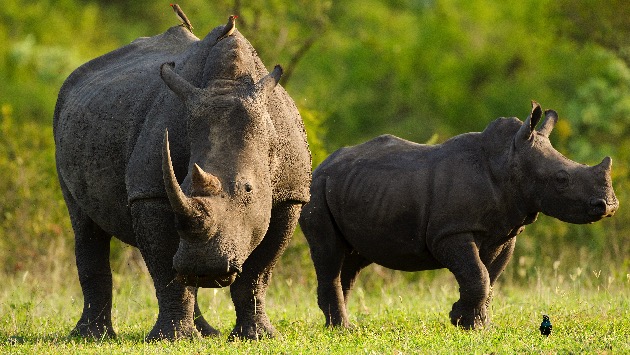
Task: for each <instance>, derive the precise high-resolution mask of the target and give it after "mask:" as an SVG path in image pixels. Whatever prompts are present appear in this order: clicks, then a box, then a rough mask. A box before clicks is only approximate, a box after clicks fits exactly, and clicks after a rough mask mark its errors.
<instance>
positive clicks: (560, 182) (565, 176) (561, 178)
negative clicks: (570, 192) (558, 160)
mask: <svg viewBox="0 0 630 355" xmlns="http://www.w3.org/2000/svg"><path fill="white" fill-rule="evenodd" d="M570 183H571V176H570V175H569V173H568V172H566V171H564V170H561V171H558V172H557V173H556V187H557V188H558V189H559V190H565V189H566V188H568V187H569V184H570Z"/></svg>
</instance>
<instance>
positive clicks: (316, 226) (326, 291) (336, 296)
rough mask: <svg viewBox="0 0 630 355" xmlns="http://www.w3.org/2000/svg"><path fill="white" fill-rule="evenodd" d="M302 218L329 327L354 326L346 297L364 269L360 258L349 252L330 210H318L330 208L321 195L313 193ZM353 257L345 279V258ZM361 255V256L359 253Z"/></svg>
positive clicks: (321, 302) (318, 291) (322, 307)
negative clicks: (325, 211)
mask: <svg viewBox="0 0 630 355" xmlns="http://www.w3.org/2000/svg"><path fill="white" fill-rule="evenodd" d="M311 196H312V197H311V202H310V203H309V204H307V205H306V206H305V210H304V212H302V216H301V217H300V226H301V227H302V231H303V232H304V236H305V237H306V240H307V241H308V245H309V247H310V250H311V259H313V265H314V266H315V273H316V275H317V304H318V306H319V308H320V309H321V310H322V312H323V313H324V317H325V318H326V326H327V327H330V326H342V327H346V328H348V327H350V322H349V321H348V313H347V311H346V298H345V297H344V294H345V295H349V291H350V288H351V287H352V284H353V283H354V280H355V278H356V276H357V274H358V272H359V270H360V267H359V265H360V264H361V263H360V260H358V259H356V258H354V256H353V255H352V254H350V253H349V249H348V245H347V243H346V242H345V240H344V239H343V237H342V235H341V233H340V232H339V230H338V229H337V228H336V225H335V224H334V222H333V220H332V217H331V216H330V214H328V213H321V212H319V211H316V209H318V208H326V207H322V206H325V204H324V203H322V202H321V201H320V200H319V199H318V195H317V194H312V195H311ZM347 255H348V256H350V260H349V263H348V264H346V268H345V272H344V276H343V278H344V279H345V286H346V287H345V291H344V290H343V289H342V269H343V267H344V259H345V258H346V256H347ZM357 257H358V255H357Z"/></svg>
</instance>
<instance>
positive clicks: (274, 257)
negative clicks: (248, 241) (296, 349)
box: [229, 202, 301, 340]
mask: <svg viewBox="0 0 630 355" xmlns="http://www.w3.org/2000/svg"><path fill="white" fill-rule="evenodd" d="M300 209H301V204H296V203H288V202H287V203H283V204H280V205H278V206H275V207H274V208H273V209H272V211H271V221H270V223H269V229H268V230H267V234H266V235H265V237H264V238H263V240H262V242H261V243H260V244H259V245H258V247H256V249H254V251H253V252H252V254H251V255H250V256H249V258H248V259H247V260H246V261H245V264H244V265H243V272H242V274H241V275H240V277H238V278H237V279H236V281H235V282H234V283H233V284H232V286H230V293H231V295H232V302H234V308H235V310H236V325H235V326H234V329H233V330H232V332H231V333H230V336H229V340H234V339H235V338H241V339H250V340H258V339H261V338H264V337H274V336H275V335H276V330H275V329H274V327H273V326H272V325H271V322H270V321H269V317H268V316H267V313H266V312H265V295H266V293H267V287H268V285H269V280H270V278H271V272H272V270H273V268H274V266H275V265H276V262H277V261H278V259H279V258H280V256H281V255H282V253H283V252H284V250H285V249H286V247H287V245H288V244H289V241H290V240H291V236H292V234H293V231H294V230H295V227H296V225H297V219H298V217H299V215H300Z"/></svg>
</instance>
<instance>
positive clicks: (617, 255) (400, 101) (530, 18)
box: [0, 0, 630, 351]
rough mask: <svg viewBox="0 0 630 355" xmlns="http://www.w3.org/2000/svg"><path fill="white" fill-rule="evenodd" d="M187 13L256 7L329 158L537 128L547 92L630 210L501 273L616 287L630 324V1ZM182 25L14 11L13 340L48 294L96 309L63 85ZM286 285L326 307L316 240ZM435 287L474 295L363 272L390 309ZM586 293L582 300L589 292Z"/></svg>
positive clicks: (164, 19)
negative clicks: (64, 133)
mask: <svg viewBox="0 0 630 355" xmlns="http://www.w3.org/2000/svg"><path fill="white" fill-rule="evenodd" d="M180 5H181V6H182V7H183V9H184V10H185V11H186V13H187V15H188V17H189V18H190V19H191V21H192V22H193V25H194V27H195V34H196V35H197V36H199V37H203V36H204V35H205V34H206V33H208V32H209V31H210V30H211V29H212V28H214V27H216V26H218V25H221V24H223V23H224V22H225V21H226V19H227V16H228V15H229V14H230V13H237V14H239V15H240V17H239V20H238V28H239V30H240V31H241V32H242V33H243V34H244V35H245V36H246V37H247V38H248V39H249V40H250V41H251V42H252V43H253V45H254V46H255V47H256V49H257V50H258V52H259V55H260V56H261V58H262V59H263V61H264V62H265V63H266V64H267V66H268V67H269V68H271V67H272V66H273V64H275V63H281V64H283V66H284V67H285V68H286V75H285V76H284V78H283V81H282V82H281V83H282V85H284V86H285V88H286V89H287V90H288V91H289V93H290V94H291V95H292V97H293V98H294V99H295V101H296V103H297V105H298V108H299V109H300V112H301V114H302V117H303V118H304V120H305V123H306V126H307V131H308V134H309V142H310V144H311V150H312V152H313V158H314V165H317V164H318V163H319V162H321V161H322V160H323V159H324V158H325V157H326V156H327V155H328V154H329V153H331V152H332V151H334V150H336V149H337V148H339V147H342V146H345V145H351V144H356V143H359V142H362V141H365V140H367V139H369V138H372V137H374V136H376V135H378V134H382V133H392V134H395V135H398V136H400V137H403V138H406V139H409V140H413V141H417V142H430V143H438V142H441V141H444V140H446V139H447V138H449V137H451V136H453V135H455V134H459V133H463V132H467V131H480V130H483V128H484V127H485V126H486V125H487V124H488V123H489V122H490V121H491V120H493V119H495V118H497V117H500V116H517V117H520V118H521V119H523V118H524V117H526V115H527V113H528V111H529V108H530V106H529V105H530V104H529V102H530V100H532V99H534V100H536V101H538V102H540V103H541V104H542V106H543V107H544V108H553V109H555V110H557V111H558V113H559V115H560V122H559V123H558V125H557V127H556V129H555V130H554V132H553V134H552V136H551V139H552V141H553V143H554V145H555V146H556V148H557V149H558V150H559V151H560V152H562V153H563V154H565V155H566V156H568V157H569V158H571V159H573V160H575V161H578V162H582V163H586V164H589V165H594V164H596V163H598V162H599V161H601V159H602V158H603V157H604V156H605V155H610V156H611V157H612V158H613V183H614V186H615V190H616V193H617V197H618V198H619V200H620V201H621V208H620V210H619V211H618V212H617V215H616V216H615V217H613V218H610V219H607V220H605V221H602V222H598V223H596V224H593V225H579V226H576V225H569V224H566V223H562V222H559V221H556V220H553V219H551V218H548V217H544V216H542V217H541V218H539V221H538V222H537V223H536V224H534V225H532V226H530V227H528V228H527V229H526V231H525V233H524V234H523V235H522V236H521V237H519V241H518V243H517V250H516V253H515V256H514V259H513V260H512V262H511V263H510V265H509V266H508V269H507V270H506V272H505V273H504V275H503V276H502V277H501V279H500V281H501V283H502V285H506V286H509V287H512V288H514V289H528V288H531V287H532V285H536V287H538V288H537V289H538V290H547V289H549V290H551V291H554V290H555V291H554V292H555V294H556V295H557V294H558V293H557V292H559V291H558V290H562V289H563V287H564V288H567V289H569V290H573V291H575V287H577V286H576V285H579V287H584V288H585V289H588V290H595V291H596V293H595V294H598V293H597V292H599V291H600V287H602V290H603V287H604V286H605V287H607V288H606V290H607V291H606V292H612V293H613V294H617V295H620V296H621V301H619V302H620V303H621V304H625V309H626V313H625V314H623V315H622V319H625V322H626V329H628V327H627V322H628V313H627V309H628V307H627V305H628V287H629V284H630V276H628V275H630V256H629V251H630V215H629V214H628V213H627V212H625V208H626V207H625V202H626V201H628V200H630V196H629V194H630V170H629V167H630V165H629V163H630V18H628V17H627V16H620V14H628V13H630V3H629V2H626V1H621V0H609V1H606V2H599V1H594V0H584V1H580V2H574V1H570V0H557V1H550V0H523V1H519V2H503V1H482V0H466V1H462V0H442V1H437V0H345V1H332V0H329V1H319V0H298V1H282V0H267V1H258V2H247V3H246V2H241V1H239V0H234V1H227V0H219V1H211V2H210V1H206V0H187V1H186V2H180ZM176 24H177V20H176V18H175V16H174V14H173V13H172V10H171V9H170V7H169V6H168V3H167V2H161V1H159V2H152V3H150V4H149V3H147V2H137V1H125V0H114V1H104V0H101V1H94V0H92V1H90V0H58V1H52V0H42V1H37V2H33V1H26V0H7V1H4V2H3V4H2V6H0V280H2V281H1V282H2V284H5V285H8V286H10V287H9V288H8V289H9V290H10V291H6V292H7V293H5V294H3V295H2V297H0V320H1V321H2V322H4V323H2V324H0V337H1V336H3V335H2V333H6V334H7V336H8V334H14V333H19V332H20V331H23V330H24V329H33V331H35V329H36V328H37V325H33V324H31V325H30V327H31V328H29V326H28V325H25V324H26V323H28V317H29V316H32V315H33V314H34V313H33V312H31V311H29V309H36V308H37V307H35V306H36V305H37V304H38V303H37V302H41V301H37V299H40V298H46V299H47V298H48V295H54V294H56V295H63V297H66V296H67V297H68V298H70V299H72V300H73V301H72V305H70V306H69V305H68V304H65V306H64V307H67V308H68V311H69V312H71V314H70V315H69V316H65V315H64V317H65V318H63V321H62V322H61V323H59V324H60V326H61V325H63V329H59V330H54V332H59V334H64V332H66V331H67V330H68V329H69V328H70V327H71V325H72V324H71V323H73V322H74V321H76V319H77V318H78V316H79V312H80V306H79V305H76V304H74V298H80V297H81V294H80V290H79V288H78V279H77V277H76V276H75V275H76V269H75V266H74V256H73V236H72V230H71V228H70V223H69V220H68V216H67V211H66V208H65V204H64V202H63V198H62V196H61V192H60V190H59V186H58V183H57V178H56V173H55V165H54V144H53V139H52V127H51V126H52V124H51V123H52V113H53V110H54V105H55V100H56V97H57V93H58V90H59V88H60V86H61V84H62V83H63V81H64V80H65V78H66V77H67V76H68V74H69V73H70V72H72V70H74V69H75V68H76V67H77V66H79V65H80V64H82V63H84V62H86V61H88V60H90V59H92V58H94V57H97V56H99V55H101V54H104V53H106V52H108V51H110V50H113V49H115V48H117V47H120V46H122V45H125V44H127V43H129V42H131V41H132V40H133V39H135V38H137V37H141V36H153V35H156V34H159V33H161V32H163V31H165V30H166V29H167V28H168V27H170V26H173V25H176ZM112 245H113V249H112V250H113V255H112V265H113V268H114V272H115V287H117V288H120V290H122V291H120V292H123V294H122V296H121V297H120V298H124V292H129V293H133V292H135V290H134V289H133V287H131V288H125V287H124V285H125V284H124V281H123V280H125V279H126V278H129V277H130V275H133V276H131V277H135V278H137V277H138V275H146V272H145V271H144V265H143V263H142V260H141V259H140V258H139V256H138V253H137V252H136V251H135V250H134V249H133V248H130V247H128V246H125V245H123V244H122V243H120V242H117V241H113V242H112ZM275 275H276V276H275V278H276V283H278V284H279V286H278V287H281V288H282V287H285V286H286V287H285V288H284V291H278V292H289V293H291V292H294V291H293V290H296V289H300V290H306V291H308V292H310V293H304V295H306V296H304V297H307V298H309V299H308V301H306V302H310V303H308V304H307V305H308V306H309V307H310V308H309V311H308V312H310V313H317V312H318V310H317V308H316V306H315V303H314V299H315V293H314V292H313V290H314V282H315V281H314V277H313V276H314V272H313V268H312V264H311V262H310V258H309V253H308V248H307V246H306V243H305V241H304V238H303V237H302V236H301V234H300V233H299V231H298V232H296V236H295V238H294V240H293V241H292V244H291V246H290V248H289V250H288V251H287V253H286V254H285V256H284V257H283V261H282V264H281V265H280V267H279V268H278V270H277V272H276V273H275ZM587 276H588V277H587ZM595 276H597V277H595ZM140 280H143V282H146V283H148V284H150V282H149V281H148V280H147V279H146V278H140ZM545 280H553V282H550V283H547V282H546V281H545ZM414 281H416V282H414ZM417 283H421V284H426V285H432V286H435V288H436V289H437V290H440V287H441V286H439V285H447V286H448V287H451V289H449V290H451V291H452V292H451V293H455V294H456V292H455V289H456V288H454V287H453V284H452V280H451V279H450V277H449V276H448V274H447V273H445V272H442V271H436V272H425V273H400V272H393V271H390V270H385V269H383V268H379V267H374V266H373V267H371V269H370V271H366V272H364V274H362V278H361V280H360V285H362V286H361V287H365V290H366V296H365V297H366V299H370V297H372V296H373V297H375V298H380V299H381V301H382V297H383V295H382V294H381V292H379V291H378V290H389V291H391V290H392V289H393V288H394V289H395V288H396V287H398V286H400V287H407V286H406V285H407V284H417ZM551 284H553V285H555V286H554V287H556V288H555V289H554V288H553V287H552V286H550V285H551ZM20 285H22V286H20ZM24 285H31V286H28V287H27V286H24ZM33 285H36V287H34V288H33V287H32V286H33ZM142 287H144V286H142ZM142 287H140V288H141V289H142ZM148 287H149V289H150V286H148ZM558 287H559V288H558ZM125 290H126V291H125ZM281 290H282V289H281ZM367 290H371V291H367ZM414 290H416V289H414ZM581 290H582V289H580V292H581ZM611 290H612V291H611ZM416 291H417V290H416ZM218 292H219V294H220V295H221V294H222V292H224V291H218ZM370 292H376V293H375V294H372V293H370ZM385 292H386V291H383V293H385ZM418 292H419V291H418ZM426 292H428V291H426ZM431 292H433V291H431ZM435 292H438V291H435ZM539 292H543V291H539ZM545 292H546V291H545ZM560 292H561V291H560ZM580 292H576V293H575V295H576V297H575V298H570V300H572V301H576V299H579V297H578V296H579V294H580ZM210 293H211V294H212V291H210ZM24 294H27V295H31V296H29V297H27V296H25V295H24ZM298 294H300V295H302V293H298ZM214 295H216V293H214ZM374 295H375V296H374ZM449 295H450V294H449ZM38 297H40V298H38ZM151 297H152V295H151V291H149V292H148V296H147V298H148V299H151ZM270 297H271V296H270ZM449 297H451V298H452V295H450V296H449ZM68 298H63V299H64V300H66V301H67V302H70V301H69V300H68ZM420 299H423V298H422V297H420ZM617 300H619V298H617ZM572 301H570V302H567V304H569V303H571V302H572ZM115 302H116V301H115ZM135 302H141V303H142V305H145V304H153V303H151V302H153V301H148V300H147V301H146V302H145V301H144V300H136V301H135ZM225 302H228V303H229V301H225ZM375 302H378V301H375ZM615 302H617V301H615ZM624 302H625V303H624ZM450 303H451V299H450V298H449V299H448V302H445V299H440V301H439V304H440V307H450ZM548 303H552V302H550V301H549V300H548ZM56 305H57V306H53V308H62V309H65V308H64V307H59V306H58V305H59V303H57V304H56ZM142 305H138V304H132V305H131V306H129V307H133V309H134V311H131V310H129V311H128V310H125V312H128V313H129V314H130V313H133V312H135V311H136V310H137V309H139V308H143V307H141V306H142ZM427 305H429V306H428V307H433V306H432V305H431V304H430V302H429V303H427V304H425V305H423V306H418V307H419V308H422V307H427ZM29 307H30V308H29ZM125 307H126V306H125ZM153 307H154V306H153ZM357 307H358V306H357ZM410 307H411V306H410ZM505 307H508V306H507V305H506V306H505ZM578 308H579V307H578ZM359 309H360V308H359ZM614 309H615V310H616V309H618V308H614ZM621 309H623V307H621ZM153 311H154V310H153ZM438 311H439V312H441V314H440V316H439V317H438V318H439V321H438V320H436V321H435V322H438V323H436V324H442V323H444V321H445V314H446V313H447V312H448V309H440V310H438ZM501 312H505V311H501ZM515 312H519V311H518V310H515ZM310 313H309V315H308V316H306V318H305V319H309V318H308V317H310ZM355 313H356V312H355ZM604 313H606V312H604ZM35 314H36V313H35ZM64 314H65V313H64ZM595 314H597V312H595ZM3 315H6V316H5V317H4V318H2V317H3ZM20 315H22V317H25V318H24V319H23V322H22V321H20V317H21V316H20ZM57 315H59V314H57ZM53 316H54V314H53ZM125 316H127V313H125ZM317 316H319V314H317ZM317 316H314V317H317ZM569 316H570V315H567V317H569ZM152 317H153V314H152V313H151V315H150V316H148V318H152ZM536 317H538V314H536ZM623 317H625V318H623ZM291 318H293V317H288V319H287V322H293V321H294V320H292V319H291ZM11 319H13V320H14V323H11V322H12V321H11ZM132 319H133V318H132ZM315 319H316V320H313V322H314V323H315V324H319V323H320V322H319V321H320V319H319V318H315ZM394 319H398V318H396V317H394ZM31 321H32V320H31ZM21 322H22V323H21ZM24 322H26V323H24ZM125 322H126V321H125ZM223 322H225V320H223ZM384 322H385V323H387V322H386V321H384ZM403 322H404V320H403ZM440 322H441V323H440ZM523 322H526V320H523ZM130 323H131V321H130ZM151 323H152V321H147V322H146V324H143V329H145V330H146V329H149V328H150V324H151ZM517 323H518V322H517ZM10 324H15V326H9V325H10ZM222 324H226V323H222ZM434 326H435V324H433V325H431V324H429V325H427V327H434ZM291 327H292V326H291V324H288V325H286V326H285V328H286V329H291ZM224 328H229V324H226V325H225V326H224ZM55 329H56V328H55ZM440 329H441V328H440ZM446 329H448V330H445V332H447V333H448V334H452V330H451V329H450V328H448V327H446ZM132 332H133V331H132ZM326 336H327V335H326ZM335 336H339V335H334V336H333V337H335ZM497 336H499V337H500V336H502V335H501V334H497ZM138 338H141V335H138ZM627 338H628V335H627V332H626V333H625V339H627ZM622 339H623V338H622ZM0 340H1V339H0ZM465 341H475V340H470V339H468V340H465ZM626 343H627V342H626ZM385 344H387V341H385ZM531 350H538V351H545V348H544V347H543V348H533V349H531ZM287 351H288V350H287ZM523 351H528V350H527V349H526V348H524V350H523Z"/></svg>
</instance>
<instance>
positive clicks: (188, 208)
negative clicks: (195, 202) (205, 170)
mask: <svg viewBox="0 0 630 355" xmlns="http://www.w3.org/2000/svg"><path fill="white" fill-rule="evenodd" d="M162 177H163V178H164V187H165V189H166V195H167V196H168V200H169V202H170V203H171V207H172V208H173V211H174V212H175V213H176V214H178V215H184V216H192V215H194V214H195V209H194V208H193V206H192V204H191V203H190V199H189V198H188V197H186V195H185V194H184V191H182V188H181V187H180V186H179V183H178V182H177V178H176V177H175V171H174V170H173V163H172V161H171V150H170V149H169V143H168V130H166V131H165V132H164V142H163V143H162Z"/></svg>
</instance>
